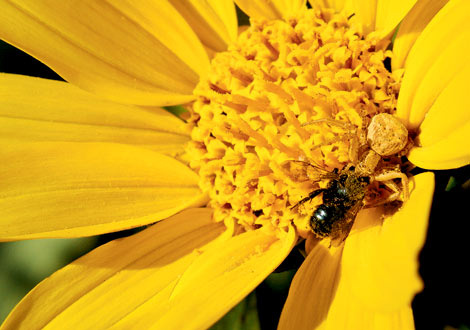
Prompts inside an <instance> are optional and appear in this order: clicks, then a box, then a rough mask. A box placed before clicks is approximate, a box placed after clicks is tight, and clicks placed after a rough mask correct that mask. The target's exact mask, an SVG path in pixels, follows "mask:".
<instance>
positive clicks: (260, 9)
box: [235, 0, 306, 19]
mask: <svg viewBox="0 0 470 330" xmlns="http://www.w3.org/2000/svg"><path fill="white" fill-rule="evenodd" d="M235 3H236V4H237V5H238V6H239V7H240V9H241V10H243V11H244V12H245V13H246V14H247V15H248V16H250V17H251V18H255V19H262V18H266V19H279V18H289V17H291V16H295V15H296V13H298V12H299V11H301V10H305V8H306V6H305V4H306V0H270V1H264V0H254V1H253V0H235Z"/></svg>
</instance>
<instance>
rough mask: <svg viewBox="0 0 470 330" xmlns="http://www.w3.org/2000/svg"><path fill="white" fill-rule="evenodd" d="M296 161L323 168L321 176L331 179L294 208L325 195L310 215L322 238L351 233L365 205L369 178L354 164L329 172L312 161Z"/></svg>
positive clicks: (313, 226)
mask: <svg viewBox="0 0 470 330" xmlns="http://www.w3.org/2000/svg"><path fill="white" fill-rule="evenodd" d="M293 162H296V163H297V165H296V166H300V167H302V166H309V167H312V168H314V169H315V170H316V171H318V172H323V173H322V174H319V175H318V179H320V180H322V179H328V180H329V182H328V184H327V186H326V187H325V188H320V189H316V190H314V191H312V192H311V193H310V194H309V195H308V196H307V197H305V198H303V199H302V200H300V201H299V202H298V203H297V204H295V205H294V206H292V207H291V208H292V209H293V208H297V207H299V206H300V205H302V204H304V203H306V202H309V201H311V200H312V199H314V198H315V197H317V196H319V195H322V198H323V203H322V204H320V205H319V206H317V207H316V208H315V209H314V211H313V213H312V215H311V216H310V220H309V225H310V228H311V229H312V231H313V232H314V233H315V234H316V235H317V236H318V237H320V238H325V237H330V238H331V239H332V240H336V239H340V241H343V240H344V239H345V238H346V237H347V235H348V234H349V232H350V230H351V228H352V225H353V223H354V220H355V218H356V215H357V213H358V212H359V211H360V210H361V209H362V207H363V206H364V199H365V197H366V188H367V186H368V185H369V182H370V178H369V177H368V176H362V175H359V174H358V173H356V169H355V168H354V167H353V166H351V167H348V168H345V169H343V170H339V169H334V170H333V171H331V172H328V171H325V170H323V169H320V168H318V167H316V166H315V165H313V164H310V163H306V162H302V161H293ZM315 170H314V171H315Z"/></svg>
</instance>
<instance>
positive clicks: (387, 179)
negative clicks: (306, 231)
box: [374, 171, 410, 202]
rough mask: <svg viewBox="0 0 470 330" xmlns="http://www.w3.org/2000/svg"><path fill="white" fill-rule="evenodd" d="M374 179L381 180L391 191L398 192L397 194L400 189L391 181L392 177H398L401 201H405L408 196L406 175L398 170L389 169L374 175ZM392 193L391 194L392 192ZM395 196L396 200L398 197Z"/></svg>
mask: <svg viewBox="0 0 470 330" xmlns="http://www.w3.org/2000/svg"><path fill="white" fill-rule="evenodd" d="M374 179H375V180H376V181H379V182H383V183H384V184H385V185H386V186H387V187H388V188H390V189H392V191H394V192H396V193H398V196H399V194H400V191H399V189H398V187H397V185H396V184H395V183H394V182H393V181H392V180H394V179H400V180H401V185H402V192H403V202H406V201H407V200H408V198H409V197H410V191H409V188H408V182H409V181H408V177H407V176H406V174H405V173H402V172H399V171H389V172H383V173H380V174H378V175H376V176H375V177H374ZM392 195H393V194H392ZM398 196H397V198H395V200H397V199H398V198H399V197H398Z"/></svg>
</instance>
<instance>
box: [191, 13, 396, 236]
mask: <svg viewBox="0 0 470 330" xmlns="http://www.w3.org/2000/svg"><path fill="white" fill-rule="evenodd" d="M359 31H360V30H359V28H356V26H355V25H354V24H353V23H351V22H350V20H348V18H347V17H345V16H343V15H341V14H335V13H334V12H333V11H330V10H327V9H321V10H320V9H308V10H307V9H306V10H305V11H304V12H303V13H301V14H300V15H299V16H298V17H293V18H290V19H286V20H252V21H251V26H250V27H249V28H247V29H246V30H244V31H243V32H242V33H241V34H240V35H239V36H238V39H237V41H236V42H235V43H234V44H232V45H230V46H229V48H228V50H227V51H225V52H222V53H218V54H217V55H216V56H215V57H214V58H213V60H212V64H211V70H210V73H209V74H208V76H207V77H205V78H204V79H201V81H200V83H199V84H198V86H197V87H196V89H195V91H194V94H195V95H196V97H197V99H196V101H195V102H194V103H193V104H192V116H191V118H190V120H189V123H190V126H191V128H192V133H191V137H192V141H191V143H190V144H189V146H188V148H187V152H188V154H189V158H190V159H191V162H190V166H191V167H192V168H193V169H194V170H195V171H197V172H198V173H199V176H200V188H201V189H202V190H203V191H204V192H206V193H207V194H208V195H209V197H210V202H209V206H210V207H212V208H213V209H214V218H215V220H216V221H226V220H227V219H228V220H231V221H234V222H235V223H237V224H238V225H239V227H240V228H242V229H243V230H251V229H256V228H260V227H265V228H267V229H274V230H279V229H280V230H286V228H287V227H288V226H289V225H291V224H292V223H293V224H294V225H295V226H296V228H297V230H298V232H299V233H300V234H301V235H302V236H304V237H305V235H307V234H308V232H309V228H308V216H306V215H305V214H302V212H299V210H298V209H297V208H293V206H294V205H295V204H296V203H297V202H298V201H299V200H301V199H302V198H304V197H305V196H308V195H309V193H310V192H311V191H312V190H314V189H316V188H318V187H321V186H322V185H325V184H326V183H325V182H321V181H320V182H319V181H318V180H305V181H299V180H295V179H294V178H293V175H291V173H289V171H287V170H286V167H285V166H283V164H285V163H286V162H287V161H290V160H295V161H299V162H306V163H310V164H314V165H315V166H317V167H321V168H323V169H325V170H327V171H332V170H333V169H335V168H337V169H341V168H344V167H345V166H347V165H350V164H353V163H354V162H355V159H354V152H351V150H353V149H354V148H355V146H354V144H355V143H356V144H359V145H361V144H367V127H369V125H370V123H371V121H372V118H373V117H374V116H375V115H377V114H381V113H386V114H393V113H394V111H395V109H396V100H397V96H398V91H399V88H400V79H401V77H400V76H399V75H396V74H392V73H391V72H390V71H389V70H387V68H386V66H385V65H384V62H386V59H387V58H388V57H390V56H391V52H390V51H389V50H385V49H383V46H382V44H381V42H380V40H379V39H376V38H375V37H374V36H373V35H362V34H361V33H360V32H359ZM317 199H318V198H317ZM317 199H315V200H314V201H313V202H315V201H316V202H317V204H319V203H320V201H321V199H319V200H317Z"/></svg>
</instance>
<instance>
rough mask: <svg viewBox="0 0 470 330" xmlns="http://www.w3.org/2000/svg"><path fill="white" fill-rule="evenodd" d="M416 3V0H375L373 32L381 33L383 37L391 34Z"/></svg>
mask: <svg viewBox="0 0 470 330" xmlns="http://www.w3.org/2000/svg"><path fill="white" fill-rule="evenodd" d="M363 2H364V1H363ZM366 2H367V1H366ZM416 2H417V0H398V1H397V0H377V15H376V19H375V30H376V31H382V33H383V34H384V35H386V34H389V33H390V32H392V31H393V30H394V29H395V28H396V27H397V26H398V24H399V23H400V22H401V20H403V18H405V16H406V15H407V14H408V12H409V11H410V9H411V8H412V7H413V6H414V5H415V3H416Z"/></svg>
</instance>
